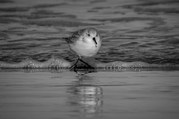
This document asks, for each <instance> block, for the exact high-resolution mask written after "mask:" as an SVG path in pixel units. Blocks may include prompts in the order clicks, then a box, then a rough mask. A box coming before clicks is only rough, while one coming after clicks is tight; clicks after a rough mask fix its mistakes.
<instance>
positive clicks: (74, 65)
mask: <svg viewBox="0 0 179 119" xmlns="http://www.w3.org/2000/svg"><path fill="white" fill-rule="evenodd" d="M78 61H79V58H78V59H77V60H76V62H75V63H74V64H73V65H72V66H71V67H70V70H72V69H73V68H74V67H76V64H77V63H78Z"/></svg>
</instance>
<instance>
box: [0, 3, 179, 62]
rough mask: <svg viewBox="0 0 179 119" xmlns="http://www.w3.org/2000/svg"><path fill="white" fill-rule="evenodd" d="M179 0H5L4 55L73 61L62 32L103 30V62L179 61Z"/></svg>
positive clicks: (0, 44)
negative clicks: (90, 28)
mask: <svg viewBox="0 0 179 119" xmlns="http://www.w3.org/2000/svg"><path fill="white" fill-rule="evenodd" d="M178 6H179V1H178V0H50V1H49V0H0V26H1V27H0V61H5V62H21V61H22V60H24V59H27V58H32V59H34V60H37V61H46V60H48V59H50V58H51V57H57V58H63V59H66V60H68V61H73V60H74V57H73V56H72V55H70V51H69V47H68V45H67V43H66V42H65V41H64V40H63V39H62V37H68V36H70V35H71V34H72V32H74V31H76V30H79V29H81V28H86V27H95V28H96V29H98V30H99V32H100V34H101V36H102V39H103V44H102V48H101V50H100V51H99V53H98V54H97V55H96V56H95V58H96V60H98V61H100V62H113V61H124V62H132V61H142V62H147V63H156V64H164V63H169V64H179V7H178Z"/></svg>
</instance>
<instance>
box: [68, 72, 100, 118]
mask: <svg viewBox="0 0 179 119" xmlns="http://www.w3.org/2000/svg"><path fill="white" fill-rule="evenodd" d="M95 83H96V80H95V79H93V78H92V77H90V76H87V75H79V76H78V80H77V81H74V82H73V83H72V85H71V87H70V88H68V93H70V96H69V99H68V104H70V106H71V107H72V108H73V109H74V111H78V112H80V114H82V115H84V116H95V115H97V114H99V113H101V112H102V105H103V100H102V97H103V90H102V88H101V87H100V86H98V85H95Z"/></svg>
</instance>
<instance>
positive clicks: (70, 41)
mask: <svg viewBox="0 0 179 119" xmlns="http://www.w3.org/2000/svg"><path fill="white" fill-rule="evenodd" d="M83 32H84V29H82V30H79V31H76V32H74V33H73V35H72V36H71V37H68V38H63V39H65V40H66V42H67V43H69V44H72V43H74V42H75V41H76V40H77V39H78V38H79V37H80V36H81V34H82V33H83Z"/></svg>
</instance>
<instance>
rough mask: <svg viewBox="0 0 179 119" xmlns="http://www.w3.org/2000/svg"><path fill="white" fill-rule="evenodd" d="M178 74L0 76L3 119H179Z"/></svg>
mask: <svg viewBox="0 0 179 119" xmlns="http://www.w3.org/2000/svg"><path fill="white" fill-rule="evenodd" d="M178 79H179V71H142V72H129V71H128V72H97V73H90V74H86V75H83V76H78V75H77V74H76V73H74V72H67V71H65V72H22V71H19V72H18V71H1V72H0V118H1V119H70V118H73V119H79V118H82V119H84V118H94V119H99V118H103V119H109V118H110V119H117V118H121V119H139V118H140V119H141V118H142V119H169V118H172V119H178V118H179V102H178V100H179V80H178Z"/></svg>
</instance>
